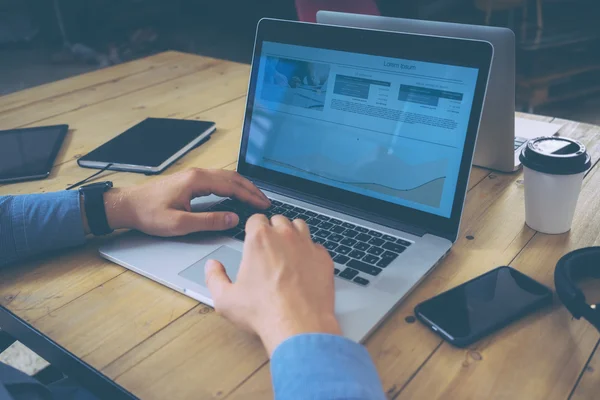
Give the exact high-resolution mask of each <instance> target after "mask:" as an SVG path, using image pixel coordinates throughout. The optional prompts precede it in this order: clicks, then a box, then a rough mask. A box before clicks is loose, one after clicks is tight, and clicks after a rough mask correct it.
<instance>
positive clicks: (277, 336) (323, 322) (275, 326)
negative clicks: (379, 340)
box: [259, 315, 342, 358]
mask: <svg viewBox="0 0 600 400" xmlns="http://www.w3.org/2000/svg"><path fill="white" fill-rule="evenodd" d="M306 333H329V334H332V335H341V334H342V329H341V328H340V324H339V322H338V321H337V318H336V317H335V315H327V316H323V315H322V316H320V317H319V318H311V319H310V320H300V319H297V318H289V319H287V318H286V319H281V320H279V321H277V322H276V323H271V324H266V326H265V329H263V330H262V332H260V333H259V336H260V339H261V341H262V342H263V345H264V346H265V349H266V350H267V353H268V354H269V358H270V357H271V355H272V354H273V352H274V351H275V349H276V348H277V347H278V346H279V345H280V344H281V343H283V342H284V341H285V340H287V339H289V338H291V337H292V336H296V335H301V334H306Z"/></svg>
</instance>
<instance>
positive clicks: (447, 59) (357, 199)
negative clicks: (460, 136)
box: [237, 19, 493, 242]
mask: <svg viewBox="0 0 600 400" xmlns="http://www.w3.org/2000/svg"><path fill="white" fill-rule="evenodd" d="M265 41H267V42H276V43H284V44H292V45H297V46H306V47H315V48H321V49H331V50H338V51H346V52H351V53H362V54H371V55H374V56H385V57H393V58H398V59H408V60H418V61H424V62H432V63H440V64H448V65H456V66H465V67H470V68H477V69H478V70H479V73H478V76H477V82H476V87H475V93H474V97H473V103H472V108H471V114H470V116H469V123H468V128H467V135H466V139H465V146H464V150H463V155H462V158H461V163H460V170H459V174H458V180H457V185H456V191H455V194H454V199H453V203H452V211H451V214H450V217H449V218H447V217H443V216H440V215H435V214H431V213H427V212H424V211H419V210H416V209H414V208H410V207H407V206H401V205H398V204H394V203H390V202H386V201H383V200H379V199H375V198H372V197H368V196H365V195H361V194H358V193H354V192H350V191H347V190H343V189H339V188H335V187H332V186H328V185H324V184H321V183H317V182H313V181H310V180H307V179H303V178H298V177H295V176H291V175H288V174H284V173H281V172H276V171H273V170H270V169H267V168H264V167H260V166H256V165H253V164H249V163H247V162H246V152H247V147H248V137H249V134H250V126H251V121H252V114H253V106H254V100H255V94H256V93H255V92H256V87H257V79H258V72H259V65H260V55H261V51H262V43H263V42H265ZM492 55H493V48H492V45H491V44H490V43H488V42H484V41H477V40H467V39H454V38H445V37H438V36H426V35H415V34H405V33H397V32H387V31H376V30H367V29H358V28H351V27H341V26H332V25H318V24H312V23H303V22H292V21H283V20H275V19H262V20H261V21H260V22H259V24H258V27H257V32H256V41H255V45H254V55H253V63H252V70H251V74H250V82H249V89H248V96H247V101H246V113H245V118H244V125H243V128H242V141H241V146H240V153H239V158H238V165H237V170H238V172H239V173H240V174H242V175H243V176H246V177H247V178H249V179H251V180H256V181H261V182H266V183H268V184H269V185H270V186H275V187H277V188H278V189H280V190H281V192H282V193H283V194H292V193H293V195H294V196H295V197H302V194H305V195H306V196H307V197H309V198H310V199H311V202H316V203H320V202H319V199H322V200H323V203H324V204H327V206H329V208H331V205H335V204H339V205H341V206H343V207H344V210H345V211H347V210H348V209H351V210H354V211H355V212H354V213H353V214H355V215H356V216H358V217H363V218H364V217H368V216H377V217H379V218H377V219H378V220H380V221H381V220H385V221H388V222H389V225H390V226H395V225H396V224H399V225H403V226H415V227H418V228H420V230H421V231H422V232H426V233H431V234H434V235H436V236H441V237H445V238H447V239H449V240H451V241H452V242H454V241H455V240H456V237H457V235H458V229H459V225H460V217H461V214H462V209H463V206H464V200H465V196H466V191H467V185H468V181H469V174H470V170H471V163H472V159H473V153H474V147H475V141H476V139H477V131H478V128H479V121H480V119H481V111H482V108H483V101H484V98H485V91H486V86H487V80H488V74H489V70H490V64H491V59H492ZM321 205H323V204H321Z"/></svg>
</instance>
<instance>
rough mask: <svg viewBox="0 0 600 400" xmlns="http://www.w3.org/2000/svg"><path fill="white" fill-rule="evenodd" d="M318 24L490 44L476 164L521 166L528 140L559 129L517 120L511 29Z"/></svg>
mask: <svg viewBox="0 0 600 400" xmlns="http://www.w3.org/2000/svg"><path fill="white" fill-rule="evenodd" d="M317 22H318V23H321V24H329V25H343V26H352V27H360V28H369V29H379V30H386V31H396V32H405V33H415V34H421V35H437V36H447V37H457V38H465V39H477V40H484V41H487V42H490V43H491V44H492V46H493V47H494V58H493V61H492V69H491V71H490V79H489V84H488V90H487V97H486V99H485V107H484V110H483V116H482V118H481V128H480V129H479V137H478V139H477V146H476V149H475V157H474V160H473V163H474V164H475V165H477V166H480V167H484V168H489V169H494V170H498V171H503V172H513V171H517V170H518V169H519V168H520V167H521V161H520V160H519V154H521V150H522V149H523V147H525V144H526V142H527V140H529V139H533V138H536V137H539V136H551V135H554V134H555V133H557V132H558V130H559V129H560V126H561V125H558V124H550V123H547V122H540V121H532V120H528V119H524V118H518V117H517V118H515V35H514V33H513V31H512V30H510V29H508V28H500V27H493V26H481V25H466V24H455V23H449V22H437V21H422V20H413V19H403V18H391V17H380V16H372V15H359V14H349V13H341V12H333V11H319V12H318V13H317Z"/></svg>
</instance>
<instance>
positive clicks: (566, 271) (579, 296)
mask: <svg viewBox="0 0 600 400" xmlns="http://www.w3.org/2000/svg"><path fill="white" fill-rule="evenodd" d="M587 277H595V278H600V247H587V248H584V249H579V250H575V251H572V252H570V253H568V254H566V255H564V256H563V257H562V258H561V259H560V260H558V264H556V269H555V270H554V286H555V287H556V294H557V295H558V298H559V299H560V301H561V302H562V303H563V304H564V305H565V307H567V310H569V312H570V313H571V314H573V317H575V318H577V319H579V318H581V317H583V318H585V319H586V320H588V321H589V322H590V323H591V324H592V325H594V326H595V327H596V329H598V330H599V331H600V304H599V305H596V304H592V305H590V304H587V302H586V299H585V295H584V294H583V292H582V291H581V289H579V288H578V287H577V284H576V282H577V281H578V280H580V279H582V278H587Z"/></svg>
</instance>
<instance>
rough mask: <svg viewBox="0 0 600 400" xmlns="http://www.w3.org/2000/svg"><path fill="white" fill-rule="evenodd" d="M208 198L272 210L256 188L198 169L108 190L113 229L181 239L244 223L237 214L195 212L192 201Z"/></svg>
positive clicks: (231, 176)
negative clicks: (232, 200)
mask: <svg viewBox="0 0 600 400" xmlns="http://www.w3.org/2000/svg"><path fill="white" fill-rule="evenodd" d="M209 194H216V195H218V196H224V197H234V198H236V199H238V200H240V201H243V202H245V203H248V204H250V205H252V206H254V207H256V208H260V209H262V208H266V207H268V206H269V204H270V203H269V199H267V197H266V196H265V195H264V194H263V193H262V192H261V191H260V190H259V189H258V188H257V187H256V186H254V185H253V184H252V183H251V182H250V181H248V180H247V179H245V178H242V177H241V176H240V175H239V174H238V173H236V172H233V171H226V170H202V169H197V168H195V169H190V170H187V171H184V172H180V173H176V174H173V175H170V176H168V177H164V178H162V179H159V180H155V181H152V182H150V183H147V184H144V185H140V186H132V187H128V188H122V189H112V190H109V191H108V192H106V193H105V195H104V204H105V207H106V216H107V219H108V224H109V225H110V227H111V228H113V229H120V228H129V229H137V230H140V231H142V232H144V233H147V234H149V235H156V236H180V235H186V234H189V233H192V232H199V231H220V230H226V229H230V228H233V227H234V226H236V225H237V224H238V222H239V218H238V216H237V215H236V214H234V213H229V212H200V213H194V212H191V206H190V201H191V200H192V199H193V198H195V197H200V196H207V195H209Z"/></svg>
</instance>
